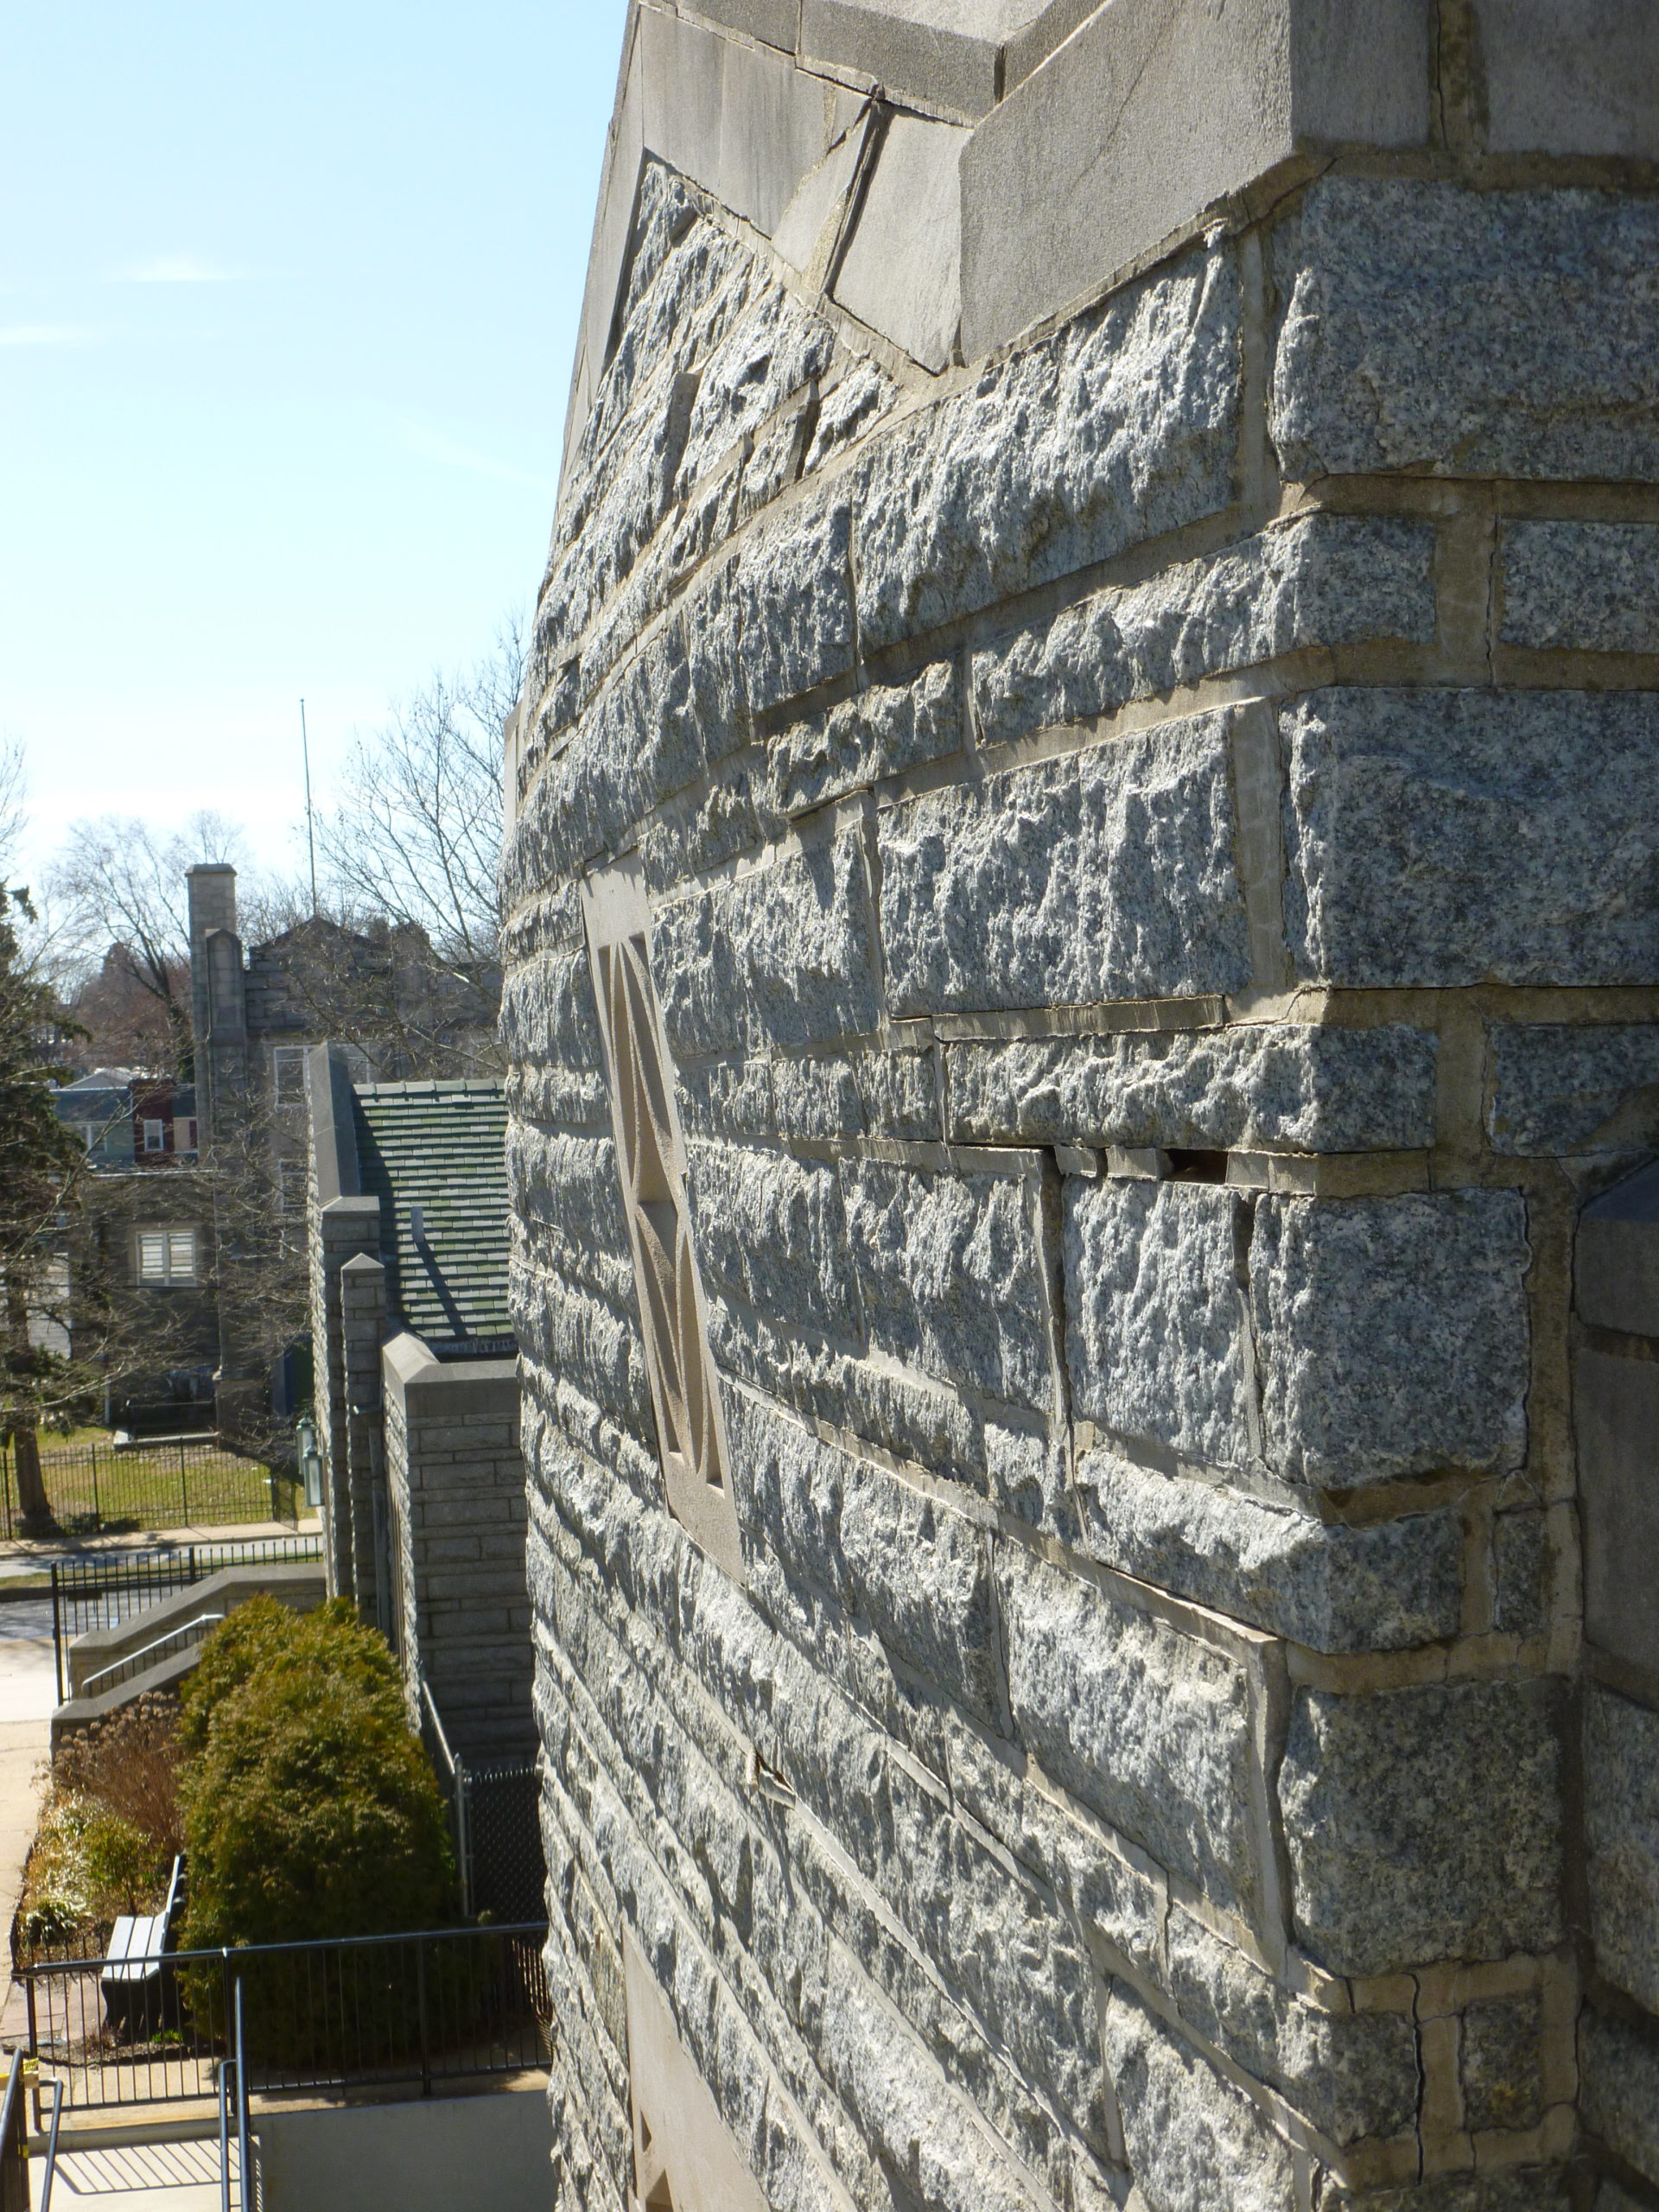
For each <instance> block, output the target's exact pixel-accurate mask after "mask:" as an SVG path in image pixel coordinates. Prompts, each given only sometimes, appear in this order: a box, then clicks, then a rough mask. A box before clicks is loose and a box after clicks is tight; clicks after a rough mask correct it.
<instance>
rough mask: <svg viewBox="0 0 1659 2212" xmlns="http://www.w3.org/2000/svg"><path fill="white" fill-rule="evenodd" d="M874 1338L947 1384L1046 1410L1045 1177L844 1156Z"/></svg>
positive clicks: (852, 1245)
mask: <svg viewBox="0 0 1659 2212" xmlns="http://www.w3.org/2000/svg"><path fill="white" fill-rule="evenodd" d="M841 1178H842V1189H843V1191H844V1192H845V1195H846V1203H847V1227H848V1235H849V1249H850V1253H851V1256H852V1263H853V1265H854V1267H855V1268H856V1270H857V1274H858V1285H859V1295H860V1299H861V1304H862V1307H863V1313H864V1318H865V1321H866V1324H867V1325H868V1330H869V1335H870V1342H871V1344H872V1345H873V1346H874V1347H875V1348H876V1349H877V1350H879V1351H882V1352H885V1353H887V1355H888V1356H889V1357H892V1358H894V1359H899V1360H902V1361H904V1362H906V1363H911V1364H914V1365H916V1366H918V1367H920V1368H922V1369H923V1370H925V1372H926V1373H928V1374H930V1375H934V1376H938V1378H939V1379H940V1380H941V1381H942V1382H946V1383H956V1384H958V1385H965V1386H966V1387H967V1388H968V1389H970V1390H974V1391H977V1392H982V1393H983V1394H984V1395H987V1396H988V1397H992V1398H997V1399H1001V1400H1002V1401H1003V1402H1006V1403H1008V1404H1013V1405H1023V1406H1030V1407H1033V1408H1036V1409H1037V1410H1039V1411H1043V1412H1046V1411H1047V1410H1048V1409H1049V1408H1051V1407H1052V1403H1053V1400H1054V1392H1055V1376H1054V1362H1053V1355H1052V1350H1051V1345H1050V1326H1051V1324H1050V1319H1049V1305H1048V1290H1047V1273H1046V1264H1047V1263H1046V1255H1045V1253H1044V1249H1043V1228H1042V1204H1041V1190H1040V1184H1039V1179H1038V1176H1037V1174H1036V1173H1035V1172H1034V1168H1033V1172H1032V1173H1027V1174H1026V1175H1024V1176H1021V1177H1018V1178H1014V1177H1009V1176H1006V1175H978V1174H967V1173H949V1172H944V1173H925V1172H924V1171H922V1170H920V1169H914V1168H905V1167H892V1166H887V1165H886V1164H884V1163H882V1162H880V1161H877V1160H842V1163H841Z"/></svg>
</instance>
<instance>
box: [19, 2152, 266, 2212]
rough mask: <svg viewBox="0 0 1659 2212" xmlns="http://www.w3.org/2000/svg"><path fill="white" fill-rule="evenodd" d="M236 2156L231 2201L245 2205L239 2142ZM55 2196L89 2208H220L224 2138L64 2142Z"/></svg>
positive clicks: (96, 2211)
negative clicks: (95, 2147) (89, 2145)
mask: <svg viewBox="0 0 1659 2212" xmlns="http://www.w3.org/2000/svg"><path fill="white" fill-rule="evenodd" d="M230 2158H231V2202H232V2203H233V2204H238V2205H239V2204H240V2203H241V2202H242V2195H241V2191H240V2190H239V2189H238V2186H237V2180H238V2175H237V2157H236V2145H235V2144H234V2143H232V2145H231V2152H230ZM31 2163H33V2162H32V2161H31ZM30 2178H31V2180H32V2179H34V2177H33V2176H32V2175H31V2177H30ZM35 2193H36V2195H37V2196H38V2194H39V2183H38V2182H36V2183H35ZM52 2202H53V2203H54V2205H65V2204H75V2205H79V2206H81V2207H82V2208H83V2212H219V2204H220V2202H221V2199H220V2195H219V2144H218V2141H217V2140H216V2139H215V2140H214V2141H213V2142H210V2143H134V2144H124V2145H121V2146H120V2147H119V2148H111V2149H108V2150H99V2151H66V2150H64V2149H63V2148H62V2147H61V2145H60V2148H59V2152H58V2170H57V2173H56V2175H55V2177H54V2180H53V2184H52Z"/></svg>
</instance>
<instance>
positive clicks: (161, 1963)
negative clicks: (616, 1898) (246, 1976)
mask: <svg viewBox="0 0 1659 2212" xmlns="http://www.w3.org/2000/svg"><path fill="white" fill-rule="evenodd" d="M546 1933H547V1921H546V1919H545V1917H543V1918H542V1919H540V1920H512V1921H491V1923H489V1925H488V1926H487V1927H486V1928H471V1927H467V1926H466V1925H464V1924H463V1925H462V1926H461V1927H457V1928H395V1929H391V1930H390V1931H389V1932H388V1933H386V1934H385V1935H381V1936H301V1937H300V1938H299V1939H298V1941H297V1942H291V1943H238V1944H237V1945H236V1946H235V1947H234V1948H233V1949H232V1950H230V1951H228V1952H227V1951H226V1949H225V1948H224V1947H223V1946H222V1945H219V1946H215V1947H214V1948H213V1949H211V1950H205V1951H156V1952H153V1953H147V1954H145V1955H143V1956H142V1957H140V1956H137V1955H134V1956H133V1957H131V1958H128V1959H116V1960H114V1961H111V1960H110V1959H108V1958H106V1957H105V1956H104V1955H102V1954H97V1953H95V1954H94V1955H92V1957H91V1958H86V1959H35V1960H33V1961H30V1962H29V1963H28V1964H26V1965H22V1966H19V1967H16V1969H15V1971H16V1978H17V1980H19V1981H49V1980H52V1979H53V1978H54V1976H55V1977H58V1978H62V1977H63V1976H65V1975H68V1974H91V1973H92V1971H93V1970H94V1969H95V1968H97V1967H107V1966H110V1965H111V1964H114V1965H116V1966H134V1967H147V1966H153V1967H188V1966H194V1964H195V1963H196V1961H198V1960H201V1959H221V1960H222V1959H225V1958H226V1957H229V1958H233V1959H235V1960H236V1961H237V1962H238V1965H239V1964H241V1963H242V1962H244V1961H247V1960H251V1959H269V1958H275V1957H277V1955H279V1954H281V1953H283V1952H285V1951H355V1950H360V1949H363V1948H365V1947H366V1946H367V1945H369V1944H372V1943H434V1942H463V1941H465V1940H467V1938H469V1937H473V1936H545V1935H546Z"/></svg>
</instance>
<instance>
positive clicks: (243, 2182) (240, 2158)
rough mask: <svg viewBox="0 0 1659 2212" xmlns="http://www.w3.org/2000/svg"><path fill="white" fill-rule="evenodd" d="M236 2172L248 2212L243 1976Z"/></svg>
mask: <svg viewBox="0 0 1659 2212" xmlns="http://www.w3.org/2000/svg"><path fill="white" fill-rule="evenodd" d="M236 2173H237V2195H238V2196H239V2197H240V2198H241V2200H242V2212H247V2208H248V2202H249V2196H250V2190H249V2187H248V2177H249V2173H250V2164H249V2159H248V2063H247V2056H246V2052H245V2047H244V2044H243V2039H242V1977H241V1975H240V1974H238V1976H237V1978H236Z"/></svg>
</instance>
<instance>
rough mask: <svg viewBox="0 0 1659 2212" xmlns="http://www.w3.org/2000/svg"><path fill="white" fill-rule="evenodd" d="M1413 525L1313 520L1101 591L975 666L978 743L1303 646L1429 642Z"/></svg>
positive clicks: (1104, 709) (1422, 548) (1423, 565)
mask: <svg viewBox="0 0 1659 2212" xmlns="http://www.w3.org/2000/svg"><path fill="white" fill-rule="evenodd" d="M1433 558H1434V537H1433V531H1432V530H1431V529H1430V528H1429V527H1428V526H1427V524H1422V523H1406V522H1394V521H1382V520H1374V519H1364V518H1358V517H1353V516H1347V515H1314V516H1310V517H1306V518H1303V519H1302V520H1300V521H1298V522H1294V523H1292V524H1288V525H1287V526H1284V527H1282V528H1280V529H1276V530H1271V531H1263V532H1262V535H1261V536H1260V537H1252V538H1248V539H1246V540H1245V542H1244V543H1243V544H1242V545H1236V546H1233V547H1231V548H1230V550H1228V551H1227V552H1225V553H1221V554H1217V555H1215V556H1212V557H1211V558H1210V559H1208V560H1205V561H1191V562H1187V563H1183V564H1182V565H1181V566H1180V567H1179V568H1175V569H1169V570H1167V571H1166V573H1165V574H1164V575H1160V576H1158V577H1156V578H1155V579H1154V581H1152V582H1149V583H1144V584H1136V585H1135V586H1133V587H1132V588H1129V589H1128V590H1115V591H1106V592H1102V593H1101V594H1099V595H1098V596H1097V597H1096V598H1094V599H1090V600H1084V601H1083V602H1082V603H1081V604H1080V605H1078V606H1077V607H1067V608H1066V609H1065V611H1064V612H1063V613H1060V614H1057V615H1056V616H1055V617H1054V619H1053V620H1052V622H1050V623H1048V624H1046V626H1043V627H1041V628H1038V629H1033V630H1025V631H1021V632H1019V633H1018V634H1017V635H1016V636H1015V637H1014V638H1013V639H1011V640H1009V641H1007V642H1006V643H1004V644H1001V645H997V646H995V647H993V648H991V649H989V650H988V651H986V652H979V653H976V654H975V656H974V704H975V709H976V712H977V714H978V716H979V722H980V728H981V731H982V734H983V736H984V738H985V741H986V742H987V743H988V744H995V743H997V742H999V741H1001V740H1003V739H1007V738H1014V737H1019V736H1021V735H1023V734H1025V733H1026V732H1027V731H1029V730H1033V729H1040V728H1043V727H1045V726H1046V725H1047V724H1052V723H1064V722H1075V721H1088V720H1090V718H1091V717H1093V716H1094V715H1103V714H1108V713H1110V712H1111V711H1112V710H1113V709H1115V708H1116V707H1120V706H1122V704H1123V703H1124V702H1126V701H1127V700H1129V699H1139V698H1155V697H1160V696H1164V695H1166V693H1168V692H1171V691H1173V690H1176V689H1177V687H1178V686H1179V685H1182V684H1187V683H1197V682H1198V679H1199V678H1200V677H1204V676H1208V675H1216V674H1220V673H1223V672H1224V671H1227V670H1230V669H1236V668H1246V667H1249V666H1250V665H1251V664H1253V663H1255V662H1258V661H1262V660H1268V659H1270V658H1273V657H1274V656H1275V655H1277V654H1280V653H1289V652H1297V651H1299V650H1300V649H1301V648H1302V647H1305V646H1308V645H1351V644H1356V643H1358V642H1360V641H1362V640H1363V639H1370V638H1399V639H1407V640H1408V641H1411V642H1415V643H1427V641H1429V640H1430V639H1433V635H1434V582H1433Z"/></svg>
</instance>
